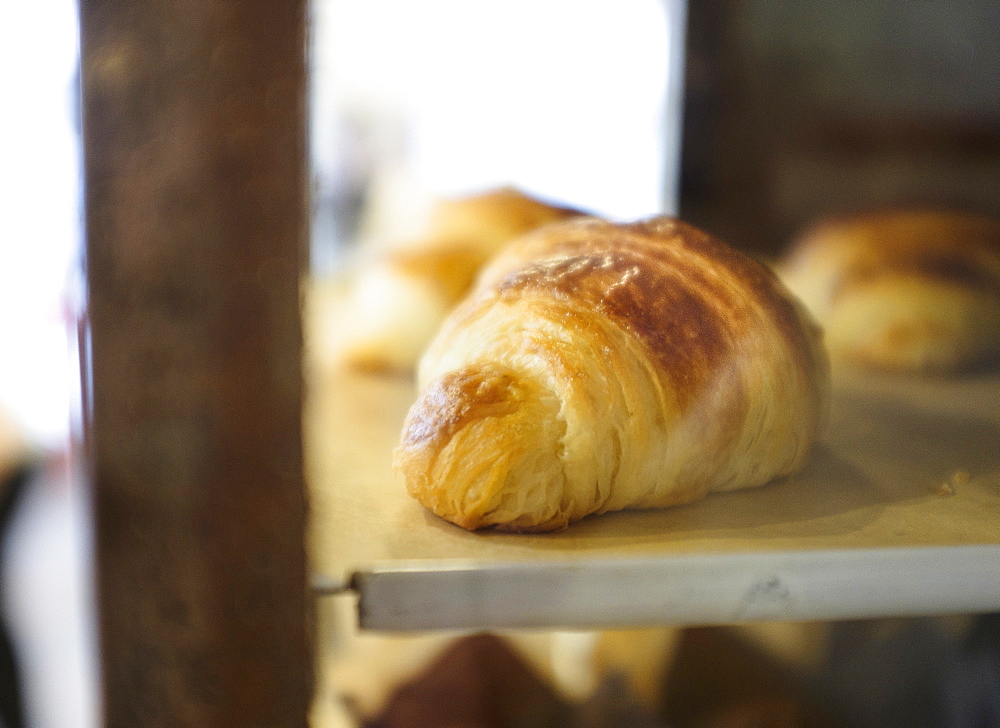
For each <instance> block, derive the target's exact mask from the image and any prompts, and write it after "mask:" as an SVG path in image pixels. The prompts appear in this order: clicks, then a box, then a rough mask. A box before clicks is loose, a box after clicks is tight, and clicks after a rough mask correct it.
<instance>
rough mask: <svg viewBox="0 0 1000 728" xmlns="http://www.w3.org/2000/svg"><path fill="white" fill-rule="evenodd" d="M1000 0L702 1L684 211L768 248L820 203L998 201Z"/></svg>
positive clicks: (691, 38) (694, 28)
mask: <svg viewBox="0 0 1000 728" xmlns="http://www.w3.org/2000/svg"><path fill="white" fill-rule="evenodd" d="M998 28H1000V3H996V2H995V1H994V0H954V1H952V0H907V1H906V2H897V1H895V0H837V1H836V2H828V1H825V0H702V1H700V2H692V3H690V7H689V12H688V35H687V39H688V44H687V76H686V85H687V88H686V103H685V117H684V141H683V162H682V164H683V173H682V178H681V189H682V198H681V211H682V214H683V215H684V216H686V217H688V218H689V219H691V220H692V221H693V222H696V223H700V224H702V225H704V226H705V227H707V228H709V229H710V230H713V231H715V232H717V233H719V234H721V235H723V236H725V237H727V238H729V239H731V240H732V242H734V243H735V244H739V245H741V246H745V247H749V248H752V249H757V250H761V251H764V252H774V251H776V250H777V249H780V248H781V247H782V246H783V245H784V244H785V243H786V240H787V237H788V236H789V235H790V234H793V233H794V231H795V230H796V229H797V228H799V227H800V226H802V225H804V224H805V223H807V222H809V221H810V220H812V219H813V218H814V217H816V216H818V215H826V214H831V213H840V212H845V211H854V210H858V209H865V208H869V207H872V206H876V205H882V204H892V205H897V204H919V203H933V204H942V205H949V206H957V207H962V208H971V209H977V210H983V211H990V212H994V213H996V212H1000V43H998V42H997V29H998Z"/></svg>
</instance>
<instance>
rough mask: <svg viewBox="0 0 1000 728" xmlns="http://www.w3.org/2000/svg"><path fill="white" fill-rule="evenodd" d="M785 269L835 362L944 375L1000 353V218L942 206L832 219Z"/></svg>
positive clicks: (804, 239)
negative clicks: (940, 207)
mask: <svg viewBox="0 0 1000 728" xmlns="http://www.w3.org/2000/svg"><path fill="white" fill-rule="evenodd" d="M778 272H779V274H780V275H781V277H782V278H783V280H784V281H785V283H786V284H787V285H788V287H789V288H790V289H791V290H792V291H793V292H794V293H795V294H797V295H798V296H799V297H800V298H801V300H802V301H803V303H804V304H805V305H806V306H807V307H808V308H809V309H810V310H811V312H812V313H813V314H814V315H815V316H816V318H817V320H818V321H819V322H820V324H822V325H823V327H824V329H825V331H826V344H827V347H828V349H829V351H830V354H831V357H832V358H833V359H834V361H835V362H849V363H851V364H854V365H859V366H863V367H871V368H877V369H885V370H891V371H900V372H936V373H939V374H940V373H956V372H959V371H962V370H967V369H969V368H972V367H976V366H982V365H984V364H988V363H990V362H994V363H995V362H996V360H997V358H998V357H1000V220H997V219H993V218H990V217H985V216H979V215H972V214H966V213H958V212H950V211H945V210H936V209H913V210H883V211H879V212H872V213H868V214H864V215H856V216H853V217H844V218H837V219H828V220H824V221H822V222H819V223H817V224H815V225H813V226H812V227H810V228H809V229H807V230H806V231H805V232H803V233H802V235H801V236H800V237H799V238H798V239H797V240H796V241H795V242H794V243H793V245H792V247H791V248H790V250H789V252H788V255H787V256H786V257H785V259H784V260H783V261H782V262H781V263H780V265H779V266H778Z"/></svg>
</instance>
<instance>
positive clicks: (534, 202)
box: [340, 188, 579, 373]
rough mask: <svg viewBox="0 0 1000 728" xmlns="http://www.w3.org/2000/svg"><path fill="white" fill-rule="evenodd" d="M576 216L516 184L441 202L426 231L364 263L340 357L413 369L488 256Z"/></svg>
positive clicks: (356, 363) (355, 363) (365, 366)
mask: <svg viewBox="0 0 1000 728" xmlns="http://www.w3.org/2000/svg"><path fill="white" fill-rule="evenodd" d="M576 214H579V213H578V212H577V211H576V210H573V209H570V208H566V207H558V206H556V205H553V204H550V203H548V202H543V201H542V200H539V199H537V198H534V197H531V196H529V195H527V194H525V193H523V192H520V191H518V190H515V189H512V188H503V189H498V190H492V191H489V192H486V193H482V194H477V195H472V196H469V197H464V198H457V199H443V200H440V201H439V202H438V203H437V204H436V205H435V206H434V208H433V210H432V212H431V215H430V218H429V221H428V222H427V223H426V225H427V227H426V229H425V230H424V231H423V233H422V234H421V235H420V236H418V237H417V238H416V239H414V240H412V241H409V242H407V243H404V244H400V245H398V246H395V247H393V248H391V249H389V250H387V251H384V252H383V253H382V255H380V256H379V257H378V258H376V259H374V260H372V261H370V262H368V263H367V264H366V265H364V266H363V267H362V268H361V270H360V272H359V275H358V277H357V280H356V281H355V282H354V285H353V287H352V290H351V293H350V295H349V298H348V301H347V308H348V312H347V314H346V316H345V318H346V321H347V322H348V326H349V328H348V330H347V331H346V332H345V333H344V339H343V342H342V345H341V349H340V358H341V359H342V361H343V362H345V363H346V364H347V365H348V366H350V367H352V368H355V369H362V370H369V371H381V372H398V373H409V372H412V371H413V369H414V368H415V366H416V363H417V360H418V359H419V357H420V354H421V353H422V352H423V349H424V347H425V346H426V345H427V343H428V342H429V341H430V339H431V337H432V336H433V335H434V332H435V331H436V330H437V328H438V326H440V324H441V321H442V320H443V319H444V317H445V316H446V315H447V313H448V311H450V310H451V308H452V307H453V306H454V305H455V303H456V302H457V301H458V300H459V299H460V298H461V297H462V296H463V295H465V293H467V292H468V290H469V288H470V287H471V286H472V284H473V282H474V281H475V278H476V275H477V274H478V273H479V271H480V269H481V268H482V266H483V265H484V264H485V263H486V261H487V260H489V259H490V258H491V257H492V256H493V255H494V254H495V253H496V252H497V251H498V250H499V249H500V248H501V247H502V246H503V245H504V244H505V243H507V242H509V241H510V240H511V239H513V238H515V237H517V236H518V235H520V234H522V233H525V232H528V231H529V230H533V229H535V228H537V227H539V226H541V225H544V224H546V223H550V222H554V221H557V220H562V219H564V218H567V217H570V216H572V215H576Z"/></svg>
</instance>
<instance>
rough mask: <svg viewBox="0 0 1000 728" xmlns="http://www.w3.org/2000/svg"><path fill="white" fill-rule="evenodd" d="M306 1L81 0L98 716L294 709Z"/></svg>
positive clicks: (120, 718)
mask: <svg viewBox="0 0 1000 728" xmlns="http://www.w3.org/2000/svg"><path fill="white" fill-rule="evenodd" d="M305 22H306V3H305V1H304V0H287V1H285V2H276V3H271V2H231V1H228V0H148V1H147V2H141V3H136V2H132V0H83V2H82V3H81V32H82V44H81V49H82V81H83V128H84V150H85V184H86V237H87V247H86V255H87V280H88V287H89V291H88V296H89V298H88V314H89V321H90V339H91V347H92V348H91V355H90V357H89V361H88V362H86V364H87V366H88V367H89V376H88V378H87V380H88V385H87V386H88V388H89V389H90V392H89V395H90V402H91V410H90V412H89V413H88V416H87V418H86V419H87V422H88V432H87V438H88V448H89V453H90V457H91V472H92V476H93V496H94V499H93V500H94V514H95V526H96V559H97V596H98V611H99V629H100V637H101V639H100V646H101V661H102V680H103V685H104V694H103V701H104V712H105V721H106V724H107V725H109V726H121V727H122V728H125V727H126V726H127V727H128V728H135V727H137V726H170V727H171V728H176V727H178V726H212V727H213V728H218V727H220V726H240V727H241V728H245V727H248V726H295V725H300V726H304V725H306V723H307V719H306V716H307V712H308V705H309V700H310V697H311V692H312V655H311V651H312V641H311V629H312V618H311V611H312V603H311V600H310V597H309V592H308V584H307V581H308V580H307V568H306V567H307V565H306V556H305V540H304V531H305V518H306V499H305V489H304V485H303V474H302V439H301V417H300V414H301V395H302V381H301V348H302V347H301V326H300V310H299V278H300V273H301V270H302V267H303V265H304V261H305V251H306V234H307V214H306V213H307V193H306V189H307V185H306V181H307V171H306V149H305V144H306V142H305V140H306V136H305V129H306V124H305V90H306V82H305V81H306V66H305V58H306V56H305V37H306V30H305Z"/></svg>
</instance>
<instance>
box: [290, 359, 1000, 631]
mask: <svg viewBox="0 0 1000 728" xmlns="http://www.w3.org/2000/svg"><path fill="white" fill-rule="evenodd" d="M314 351H315V350H314ZM317 358H318V359H320V360H321V359H322V357H317ZM312 371H313V374H312V375H311V378H310V379H311V381H310V383H309V385H310V386H309V389H310V397H309V402H308V406H307V411H306V442H307V478H308V481H309V483H310V488H311V512H312V521H311V528H310V548H311V554H312V559H313V570H314V573H315V574H316V577H317V584H318V588H320V589H321V590H322V589H323V588H324V587H323V585H327V586H329V585H330V584H349V585H350V587H351V588H352V589H353V590H354V591H355V592H356V593H357V598H358V610H359V622H360V625H361V627H362V628H370V629H382V630H410V629H428V628H462V627H467V628H489V627H507V626H516V627H559V628H573V627H600V626H617V627H622V626H630V625H648V624H713V623H714V624H719V623H737V622H748V621H758V620H775V619H780V620H825V619H839V618H861V617H881V616H897V615H920V614H935V613H959V612H984V611H994V610H998V609H1000V579H998V578H997V575H998V574H1000V376H998V375H996V374H983V375H977V376H972V377H967V378H963V379H956V380H945V379H940V380H921V379H916V378H905V377H894V376H891V375H872V374H860V373H850V372H840V373H839V374H838V375H837V376H836V377H835V396H834V401H833V406H832V411H831V419H830V423H829V427H828V429H827V434H826V436H825V437H824V439H823V441H822V442H821V443H820V444H819V445H818V446H817V448H816V449H815V451H814V453H813V456H812V459H811V461H810V463H809V464H808V466H807V467H806V468H805V470H804V471H803V472H801V473H800V474H798V475H796V476H794V477H792V478H788V479H786V480H783V481H780V482H776V483H774V484H771V485H769V486H766V487H764V488H761V489H755V490H749V491H741V492H735V493H726V494H718V495H713V496H710V497H709V498H707V499H705V500H704V501H701V502H699V503H694V504H691V505H687V506H682V507H677V508H671V509H665V510H660V511H642V512H627V513H615V514H607V515H603V516H598V517H591V518H588V519H584V520H583V521H581V522H578V523H576V524H574V525H572V526H570V528H568V529H566V530H565V531H563V532H560V533H554V534H545V535H516V534H500V533H492V532H475V533H470V532H467V531H464V530H463V529H460V528H458V527H456V526H453V525H451V524H449V523H446V522H444V521H442V520H440V519H438V518H437V517H435V516H433V515H431V514H430V513H429V512H427V511H426V510H424V509H423V508H422V507H421V506H420V505H419V504H418V503H416V502H415V501H413V500H412V499H411V498H410V497H409V496H408V495H407V494H406V493H405V491H404V489H403V487H402V485H401V484H400V483H399V482H398V481H397V480H396V479H395V477H394V476H393V474H392V472H391V469H390V462H391V453H392V449H393V447H394V446H395V445H396V441H397V438H398V436H399V432H400V429H401V425H402V421H403V418H404V416H405V414H406V411H407V409H408V407H409V405H410V403H411V402H412V400H413V398H414V396H415V391H414V388H413V385H412V384H411V383H410V382H409V381H406V380H401V379H392V378H385V377H377V376H363V375H357V374H347V373H344V372H338V371H337V370H336V369H334V368H331V367H327V366H325V365H324V364H323V363H322V362H321V361H320V362H319V363H317V364H315V365H314V367H313V370H312Z"/></svg>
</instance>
